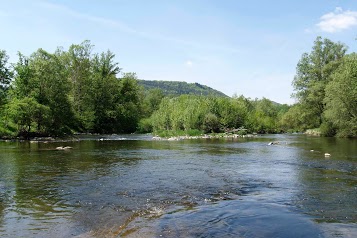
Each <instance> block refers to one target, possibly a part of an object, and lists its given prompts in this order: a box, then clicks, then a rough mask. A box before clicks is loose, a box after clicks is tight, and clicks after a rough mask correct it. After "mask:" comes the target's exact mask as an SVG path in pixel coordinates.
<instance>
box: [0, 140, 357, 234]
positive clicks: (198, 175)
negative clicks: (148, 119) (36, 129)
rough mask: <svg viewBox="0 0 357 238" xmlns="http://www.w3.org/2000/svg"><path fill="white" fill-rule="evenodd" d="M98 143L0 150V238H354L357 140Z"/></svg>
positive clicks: (3, 146) (8, 145)
mask: <svg viewBox="0 0 357 238" xmlns="http://www.w3.org/2000/svg"><path fill="white" fill-rule="evenodd" d="M97 139H98V138H95V137H87V138H85V137H83V138H81V140H80V141H76V142H53V143H28V142H4V141H2V142H0V236H1V237H2V236H3V237H357V140H356V139H335V138H318V137H307V136H304V135H276V136H261V137H256V138H239V139H234V140H232V139H220V140H219V139H210V140H208V139H207V140H206V139H205V140H203V139H202V140H184V141H152V140H151V137H150V136H134V135H125V136H109V137H107V138H106V139H107V140H104V141H99V140H97ZM270 141H279V142H280V143H279V144H277V145H273V146H268V143H269V142H270ZM57 146H71V147H73V149H72V150H70V151H56V150H54V149H55V148H56V147H57ZM311 150H314V151H311ZM326 152H328V153H330V154H331V156H330V157H325V156H324V153H326Z"/></svg>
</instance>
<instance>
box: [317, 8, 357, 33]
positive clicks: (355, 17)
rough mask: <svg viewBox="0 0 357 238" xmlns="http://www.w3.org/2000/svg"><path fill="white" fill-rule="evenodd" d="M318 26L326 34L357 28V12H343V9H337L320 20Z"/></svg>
mask: <svg viewBox="0 0 357 238" xmlns="http://www.w3.org/2000/svg"><path fill="white" fill-rule="evenodd" d="M316 26H317V27H318V28H319V29H320V30H322V31H325V32H329V33H335V32H339V31H342V30H346V29H349V28H351V27H354V26H357V12H356V11H343V9H342V8H341V7H336V9H335V11H334V12H330V13H327V14H325V15H323V16H322V17H321V18H320V22H319V23H318V24H316Z"/></svg>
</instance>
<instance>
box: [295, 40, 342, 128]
mask: <svg viewBox="0 0 357 238" xmlns="http://www.w3.org/2000/svg"><path fill="white" fill-rule="evenodd" d="M346 51H347V47H346V46H345V45H343V44H341V43H334V42H332V41H330V40H329V39H322V38H321V37H317V39H316V41H315V42H314V46H313V48H312V51H311V53H309V54H308V53H304V54H303V55H302V57H301V59H300V61H299V63H298V64H297V68H296V76H295V78H294V80H293V86H294V89H295V91H296V93H295V95H294V96H295V97H296V98H297V99H298V100H299V103H301V104H302V105H303V107H304V110H305V111H306V112H307V113H308V114H309V116H310V117H312V119H311V120H310V122H311V123H312V124H310V125H308V126H309V127H310V128H313V127H318V126H319V125H320V124H321V123H322V121H323V111H324V109H325V103H324V101H323V100H324V98H325V87H326V85H327V84H328V83H329V81H330V79H331V78H330V76H331V74H332V73H333V72H334V70H335V69H336V68H337V67H338V66H339V64H340V63H341V62H342V58H343V57H344V55H345V53H346Z"/></svg>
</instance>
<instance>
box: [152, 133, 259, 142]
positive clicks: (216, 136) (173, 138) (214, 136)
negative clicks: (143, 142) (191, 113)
mask: <svg viewBox="0 0 357 238" xmlns="http://www.w3.org/2000/svg"><path fill="white" fill-rule="evenodd" d="M257 136H258V134H247V135H238V134H204V135H199V136H189V135H185V136H171V137H160V136H158V135H155V136H153V138H152V139H153V140H168V141H179V140H195V139H221V138H225V139H230V138H231V139H234V138H248V137H257Z"/></svg>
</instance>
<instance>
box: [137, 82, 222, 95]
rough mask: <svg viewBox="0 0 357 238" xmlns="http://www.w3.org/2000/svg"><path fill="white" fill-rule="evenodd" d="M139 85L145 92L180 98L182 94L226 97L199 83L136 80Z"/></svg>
mask: <svg viewBox="0 0 357 238" xmlns="http://www.w3.org/2000/svg"><path fill="white" fill-rule="evenodd" d="M138 83H139V85H141V86H143V87H144V89H145V90H147V91H148V90H150V89H156V88H158V89H161V90H162V92H163V93H164V94H165V95H166V96H167V95H172V96H180V95H183V94H190V95H204V96H208V95H210V96H217V97H228V96H227V95H225V94H224V93H222V92H220V91H218V90H215V89H213V88H210V87H208V86H206V85H202V84H199V83H186V82H179V81H155V80H138Z"/></svg>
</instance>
